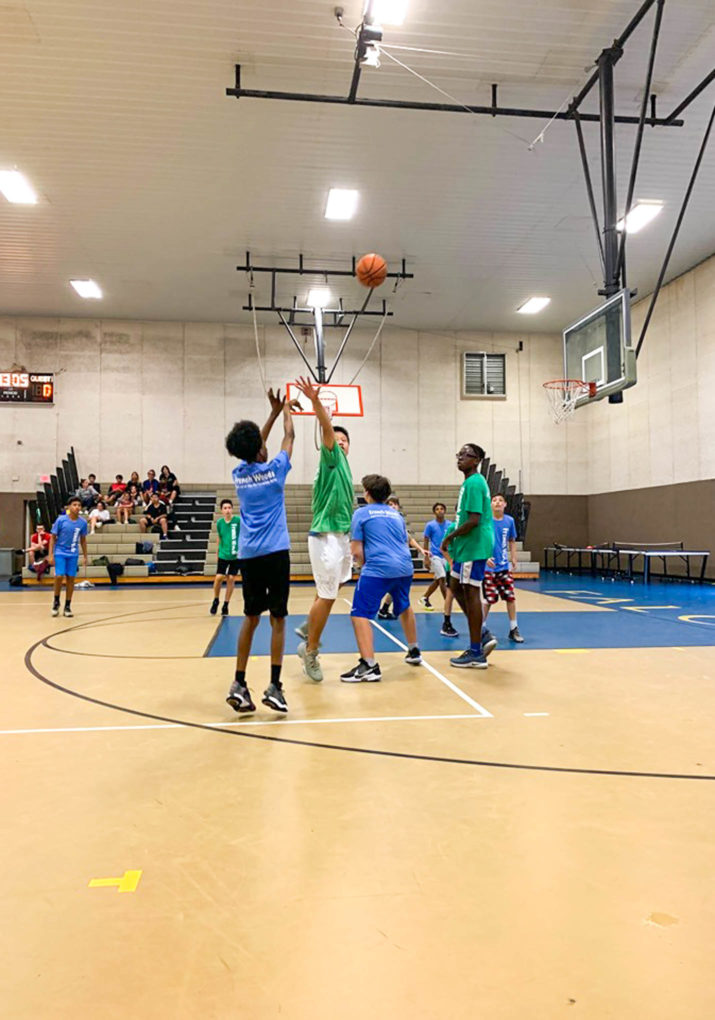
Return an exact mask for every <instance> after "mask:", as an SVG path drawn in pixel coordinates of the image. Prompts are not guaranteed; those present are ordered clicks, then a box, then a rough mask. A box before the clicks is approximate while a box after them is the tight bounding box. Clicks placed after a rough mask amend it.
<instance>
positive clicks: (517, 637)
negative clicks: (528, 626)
mask: <svg viewBox="0 0 715 1020" xmlns="http://www.w3.org/2000/svg"><path fill="white" fill-rule="evenodd" d="M509 640H510V641H514V642H515V644H517V645H523V644H524V639H523V637H522V636H521V634H520V633H519V628H518V627H512V628H511V630H510V631H509Z"/></svg>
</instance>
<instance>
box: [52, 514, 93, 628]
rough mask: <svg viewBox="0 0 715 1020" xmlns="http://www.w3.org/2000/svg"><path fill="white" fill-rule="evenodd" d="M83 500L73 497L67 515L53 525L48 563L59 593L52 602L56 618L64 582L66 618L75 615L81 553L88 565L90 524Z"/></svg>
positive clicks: (59, 518) (56, 593) (60, 517)
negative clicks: (73, 604) (75, 592)
mask: <svg viewBox="0 0 715 1020" xmlns="http://www.w3.org/2000/svg"><path fill="white" fill-rule="evenodd" d="M81 509H82V501H81V499H80V498H79V496H73V497H72V498H71V499H70V501H69V503H68V504H67V513H66V514H60V516H59V517H58V518H57V520H56V521H55V523H54V524H53V525H52V531H51V532H50V555H49V557H48V562H49V564H50V566H51V567H54V568H55V591H54V599H53V602H52V615H53V616H59V615H60V593H61V591H62V582H63V581H64V582H65V609H64V613H63V614H62V615H63V616H74V613H73V612H72V593H73V592H74V579H75V577H76V576H77V565H78V563H79V551H80V549H81V550H82V557H83V560H84V565H85V567H86V566H87V522H86V521H85V520H84V518H82V517H80V515H79V512H80V510H81Z"/></svg>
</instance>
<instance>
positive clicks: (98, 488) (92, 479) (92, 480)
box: [87, 475, 102, 499]
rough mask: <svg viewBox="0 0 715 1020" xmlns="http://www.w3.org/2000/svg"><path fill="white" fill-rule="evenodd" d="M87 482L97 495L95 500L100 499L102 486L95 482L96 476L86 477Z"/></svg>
mask: <svg viewBox="0 0 715 1020" xmlns="http://www.w3.org/2000/svg"><path fill="white" fill-rule="evenodd" d="M87 481H88V482H89V484H90V485H91V486H92V488H93V489H94V491H95V492H96V493H97V499H102V486H101V485H100V484H99V482H98V481H97V476H96V475H87Z"/></svg>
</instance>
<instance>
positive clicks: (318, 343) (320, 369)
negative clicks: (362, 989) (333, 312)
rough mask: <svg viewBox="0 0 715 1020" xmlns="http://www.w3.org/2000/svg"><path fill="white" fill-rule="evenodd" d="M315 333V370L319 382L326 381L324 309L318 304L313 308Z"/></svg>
mask: <svg viewBox="0 0 715 1020" xmlns="http://www.w3.org/2000/svg"><path fill="white" fill-rule="evenodd" d="M313 334H314V336H315V360H316V366H315V370H316V372H317V373H318V382H321V383H324V382H325V336H324V334H323V309H322V308H319V307H318V305H316V306H315V307H314V308H313Z"/></svg>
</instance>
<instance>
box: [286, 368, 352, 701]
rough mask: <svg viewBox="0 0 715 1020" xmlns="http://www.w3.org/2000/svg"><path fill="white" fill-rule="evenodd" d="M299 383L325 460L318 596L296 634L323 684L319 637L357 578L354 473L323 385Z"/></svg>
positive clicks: (312, 548) (317, 496)
mask: <svg viewBox="0 0 715 1020" xmlns="http://www.w3.org/2000/svg"><path fill="white" fill-rule="evenodd" d="M296 386H297V387H298V389H299V390H300V392H301V393H302V394H303V396H304V397H307V399H308V400H309V401H310V403H311V404H312V406H313V411H314V412H315V416H316V418H317V419H318V424H319V425H320V437H321V443H320V459H319V462H318V473H317V475H316V477H315V482H314V484H313V500H312V512H313V518H312V521H311V524H310V531H309V532H308V552H309V554H310V566H311V569H312V571H313V577H314V578H315V587H316V596H315V599H314V601H313V605H312V606H311V607H310V612H309V613H308V619H307V621H306V622H305V623H303V624H302V625H301V626H300V627H298V628H296V633H297V634H298V635H299V636H300V637H302V638H303V640H302V641H301V643H300V644H299V645H298V656H299V657H300V659H301V661H302V663H303V671H304V673H305V675H306V676H307V677H309V679H311V680H314V681H315V682H320V681H321V680H322V679H323V671H322V669H321V666H320V662H319V661H318V648H319V647H320V636H321V634H322V633H323V630H324V629H325V625H326V623H327V622H328V617H329V616H330V611H331V609H332V608H333V604H334V603H335V600H336V598H337V597H338V591H339V589H340V585H341V584H344V583H345V581H349V580H350V578H351V577H352V564H351V559H350V522H351V521H352V515H353V503H354V501H355V496H354V492H353V476H352V473H351V471H350V465H349V464H348V454H349V452H350V436H349V435H348V432H347V429H344V428H342V427H341V426H340V425H333V423H332V421H331V419H330V415H329V414H328V412H327V411H326V409H325V407H324V406H323V404H322V403H321V400H320V387H319V386H316V385H315V384H314V383H312V382H311V381H310V379H307V378H302V377H301V378H300V379H298V380H297V381H296Z"/></svg>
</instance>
